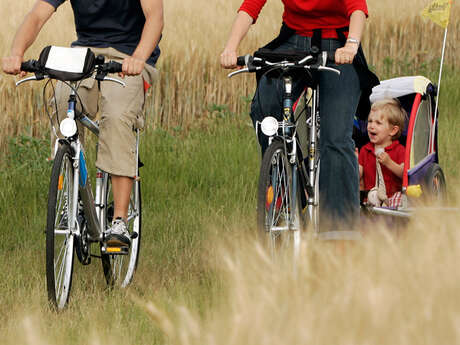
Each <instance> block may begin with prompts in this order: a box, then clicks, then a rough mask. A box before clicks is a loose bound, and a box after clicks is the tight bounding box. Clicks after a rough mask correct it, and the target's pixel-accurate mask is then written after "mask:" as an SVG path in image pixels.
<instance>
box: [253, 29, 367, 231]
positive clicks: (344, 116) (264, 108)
mask: <svg viewBox="0 0 460 345" xmlns="http://www.w3.org/2000/svg"><path fill="white" fill-rule="evenodd" d="M310 45H311V39H310V38H309V37H303V36H299V35H294V36H292V37H291V38H290V39H289V40H288V41H287V42H285V43H284V44H283V45H281V46H280V47H279V48H278V49H297V50H306V51H309V50H310ZM321 45H322V46H321V50H322V51H329V52H331V53H334V52H335V50H336V49H337V48H339V47H341V44H340V42H339V41H338V40H336V39H323V40H322V41H321ZM333 67H335V68H337V69H339V70H340V72H341V75H340V76H338V75H336V74H334V73H329V72H321V73H320V87H319V95H320V105H319V106H320V114H321V135H320V153H321V166H320V180H319V187H320V205H321V206H320V213H321V215H320V219H321V223H322V224H324V225H326V224H327V228H326V226H323V225H321V226H320V229H321V231H337V230H351V229H352V227H353V223H354V222H355V221H357V219H358V217H359V179H358V162H357V159H356V156H355V153H354V148H355V145H354V142H353V139H352V132H353V117H354V115H355V112H356V108H357V106H358V102H359V97H360V95H361V89H360V85H359V79H358V75H357V73H356V70H355V68H354V67H353V65H351V64H347V65H340V66H336V65H333ZM304 86H305V81H304V80H303V79H302V77H299V78H294V79H293V98H294V100H295V99H297V98H298V97H299V96H300V93H301V92H302V90H303V89H304ZM282 96H283V82H282V81H281V80H279V79H277V78H270V77H266V76H263V77H261V78H260V80H259V83H258V87H257V90H256V92H255V95H254V98H253V100H252V104H251V119H252V121H253V124H254V126H256V121H262V119H263V118H264V117H265V116H269V115H270V116H275V117H277V118H278V119H279V120H281V117H282V114H281V113H282ZM258 139H259V143H260V145H261V149H262V154H263V153H264V152H265V150H266V148H267V146H268V138H267V137H266V136H265V135H264V134H263V133H262V131H258Z"/></svg>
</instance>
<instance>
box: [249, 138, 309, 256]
mask: <svg viewBox="0 0 460 345" xmlns="http://www.w3.org/2000/svg"><path fill="white" fill-rule="evenodd" d="M295 173H297V172H295ZM292 182H293V169H292V166H291V164H290V163H289V161H288V157H287V155H286V152H285V150H284V144H283V143H282V142H280V141H274V142H273V143H272V144H271V145H270V146H269V147H268V149H267V150H266V151H265V154H264V156H263V159H262V163H261V167H260V175H259V186H258V194H257V196H258V197H257V226H258V230H259V231H258V232H259V234H260V235H261V237H262V239H263V240H264V241H266V242H267V244H268V247H269V250H270V252H271V253H272V255H276V253H277V251H279V250H284V249H286V250H291V251H292V252H293V253H294V254H298V252H299V250H300V231H301V221H300V198H299V188H298V187H296V188H295V189H296V190H292V189H293V183H292ZM297 184H298V181H297Z"/></svg>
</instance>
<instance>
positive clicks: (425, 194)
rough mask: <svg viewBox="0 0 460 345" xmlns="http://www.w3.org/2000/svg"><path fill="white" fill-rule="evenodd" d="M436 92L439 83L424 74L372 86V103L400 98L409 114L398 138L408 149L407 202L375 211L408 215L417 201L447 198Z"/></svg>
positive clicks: (405, 189)
mask: <svg viewBox="0 0 460 345" xmlns="http://www.w3.org/2000/svg"><path fill="white" fill-rule="evenodd" d="M436 91H437V90H436V86H434V85H433V84H432V83H431V81H430V80H428V79H427V78H425V77H422V76H413V77H399V78H393V79H388V80H384V81H382V82H381V84H380V85H377V86H375V87H374V88H373V89H372V94H371V96H370V101H371V103H374V102H376V101H379V100H382V99H387V98H397V99H398V100H399V101H400V103H401V106H402V107H403V108H404V109H405V110H406V112H407V114H408V119H407V120H406V128H405V129H404V131H403V135H402V136H401V138H400V139H399V140H400V142H401V144H403V145H404V146H405V148H406V151H405V159H404V173H403V179H402V191H401V192H402V197H403V199H404V202H403V203H402V206H400V207H398V208H388V207H372V211H374V212H376V213H383V214H391V215H401V216H407V213H410V212H409V211H410V209H411V208H412V207H413V206H414V205H416V204H417V203H418V202H417V201H418V200H424V201H428V202H442V201H444V200H445V197H446V183H445V178H444V173H443V172H442V169H441V167H440V164H439V155H438V142H437V138H438V135H437V134H438V131H437V118H438V117H437V116H435V113H434V112H435V107H436ZM359 127H360V128H359V129H360V131H361V132H362V130H363V129H364V130H365V128H366V126H364V125H362V124H361V126H359ZM355 132H356V131H355ZM366 137H367V133H366ZM360 138H363V136H362V135H361V136H360Z"/></svg>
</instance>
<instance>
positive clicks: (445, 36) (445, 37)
mask: <svg viewBox="0 0 460 345" xmlns="http://www.w3.org/2000/svg"><path fill="white" fill-rule="evenodd" d="M446 41H447V26H446V29H445V30H444V42H443V44H442V53H441V66H440V67H439V77H438V90H437V97H436V106H435V108H434V123H433V127H432V133H431V148H432V149H433V150H434V137H435V135H436V127H437V120H438V104H439V95H440V90H441V76H442V66H443V64H444V53H445V50H446Z"/></svg>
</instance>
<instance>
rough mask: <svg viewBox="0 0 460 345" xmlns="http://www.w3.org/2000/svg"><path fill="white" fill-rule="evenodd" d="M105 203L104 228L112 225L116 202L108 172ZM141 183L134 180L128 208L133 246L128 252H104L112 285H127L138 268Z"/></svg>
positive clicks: (104, 262) (108, 279)
mask: <svg viewBox="0 0 460 345" xmlns="http://www.w3.org/2000/svg"><path fill="white" fill-rule="evenodd" d="M103 193H104V194H103V195H104V203H103V208H102V217H101V219H102V229H103V230H104V231H105V230H107V229H108V228H109V227H110V226H112V220H113V212H114V204H113V194H112V180H111V178H110V176H109V175H108V174H107V176H106V178H105V179H104V188H103ZM141 220H142V216H141V184H140V181H139V180H138V179H136V180H134V183H133V189H132V191H131V197H130V202H129V209H128V230H129V233H130V234H131V246H130V248H129V251H128V253H127V254H124V255H122V254H102V256H101V257H102V268H103V270H104V275H105V279H106V281H107V284H108V285H110V286H114V285H118V286H120V287H123V288H124V287H126V286H128V285H129V283H131V281H132V279H133V276H134V273H135V271H136V268H137V262H138V259H139V251H140V243H141V225H142V222H141Z"/></svg>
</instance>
